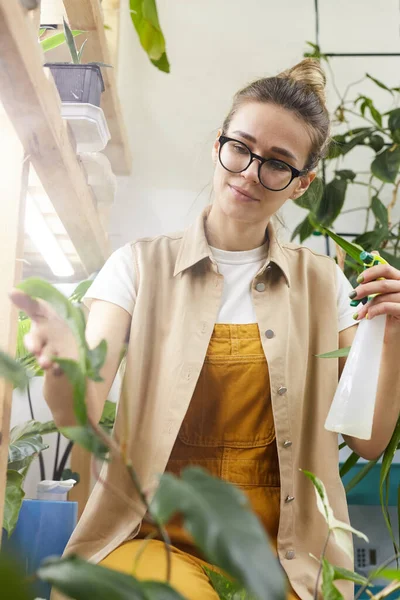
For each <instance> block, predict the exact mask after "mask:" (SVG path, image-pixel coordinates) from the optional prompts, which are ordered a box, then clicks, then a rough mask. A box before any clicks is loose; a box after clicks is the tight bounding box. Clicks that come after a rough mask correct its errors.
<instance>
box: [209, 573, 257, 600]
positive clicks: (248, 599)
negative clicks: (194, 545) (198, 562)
mask: <svg viewBox="0 0 400 600" xmlns="http://www.w3.org/2000/svg"><path fill="white" fill-rule="evenodd" d="M203 570H204V572H205V573H206V575H207V577H208V578H209V580H210V581H211V584H212V586H213V588H214V590H215V591H216V592H217V594H218V596H219V598H220V599H221V600H257V598H256V597H255V596H253V595H252V594H249V592H247V591H246V590H245V589H243V587H242V586H241V585H239V584H238V583H237V582H236V581H232V580H231V579H228V578H227V577H225V576H224V575H222V574H221V573H218V572H217V571H212V570H211V569H208V568H207V567H204V566H203Z"/></svg>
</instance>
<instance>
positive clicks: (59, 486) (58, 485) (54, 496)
mask: <svg viewBox="0 0 400 600" xmlns="http://www.w3.org/2000/svg"><path fill="white" fill-rule="evenodd" d="M75 483H76V481H75V479H66V480H65V481H51V480H50V479H45V480H43V481H40V482H39V483H38V486H37V499H38V500H56V501H58V502H63V501H66V500H67V496H68V492H69V491H70V490H71V489H72V488H73V487H74V485H75Z"/></svg>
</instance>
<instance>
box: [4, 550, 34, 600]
mask: <svg viewBox="0 0 400 600" xmlns="http://www.w3.org/2000/svg"><path fill="white" fill-rule="evenodd" d="M0 594H1V596H0V597H1V598H2V600H3V599H4V600H33V598H34V597H35V594H34V593H33V591H32V589H30V586H29V584H28V582H27V580H26V578H25V577H24V572H23V569H21V568H19V567H18V565H17V564H16V563H15V562H14V561H13V560H11V558H10V556H8V555H6V553H5V552H0Z"/></svg>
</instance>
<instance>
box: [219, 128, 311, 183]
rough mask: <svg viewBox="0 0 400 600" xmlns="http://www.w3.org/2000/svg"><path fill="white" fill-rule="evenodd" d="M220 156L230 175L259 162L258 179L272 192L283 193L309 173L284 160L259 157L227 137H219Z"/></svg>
mask: <svg viewBox="0 0 400 600" xmlns="http://www.w3.org/2000/svg"><path fill="white" fill-rule="evenodd" d="M218 156H219V162H220V163H221V165H222V166H223V167H224V169H226V170H227V171H230V173H242V172H243V171H246V169H248V168H249V166H250V165H251V163H252V162H253V160H258V162H259V165H258V179H259V181H260V183H261V185H262V186H263V187H265V188H266V189H267V190H271V191H272V192H281V191H282V190H284V189H285V188H287V187H288V186H289V185H290V184H291V183H292V181H293V179H295V178H296V177H301V176H302V175H305V174H306V173H307V169H303V170H302V171H299V170H298V169H295V168H294V167H292V165H289V164H288V163H286V162H284V161H283V160H279V159H277V158H263V157H262V156H258V154H254V152H252V151H251V150H250V148H249V147H248V146H246V144H244V143H243V142H240V141H239V140H235V139H233V138H230V137H227V136H226V135H221V136H220V137H219V153H218Z"/></svg>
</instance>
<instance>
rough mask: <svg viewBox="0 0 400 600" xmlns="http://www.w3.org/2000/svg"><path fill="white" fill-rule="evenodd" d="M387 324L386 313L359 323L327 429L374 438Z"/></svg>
mask: <svg viewBox="0 0 400 600" xmlns="http://www.w3.org/2000/svg"><path fill="white" fill-rule="evenodd" d="M385 326H386V315H379V316H377V317H374V318H373V319H371V320H369V319H363V320H362V321H361V322H360V323H359V325H358V328H357V332H356V335H355V338H354V341H353V344H352V346H351V350H350V353H349V356H348V357H347V361H346V364H345V367H344V369H343V373H342V376H341V378H340V381H339V384H338V387H337V390H336V393H335V396H334V398H333V402H332V405H331V408H330V411H329V414H328V416H327V419H326V422H325V429H327V430H329V431H335V432H337V433H342V434H345V435H350V436H353V437H357V438H360V439H363V440H369V439H371V435H372V424H373V418H374V410H375V400H376V392H377V389H378V378H379V369H380V364H381V357H382V348H383V339H384V334H385Z"/></svg>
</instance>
